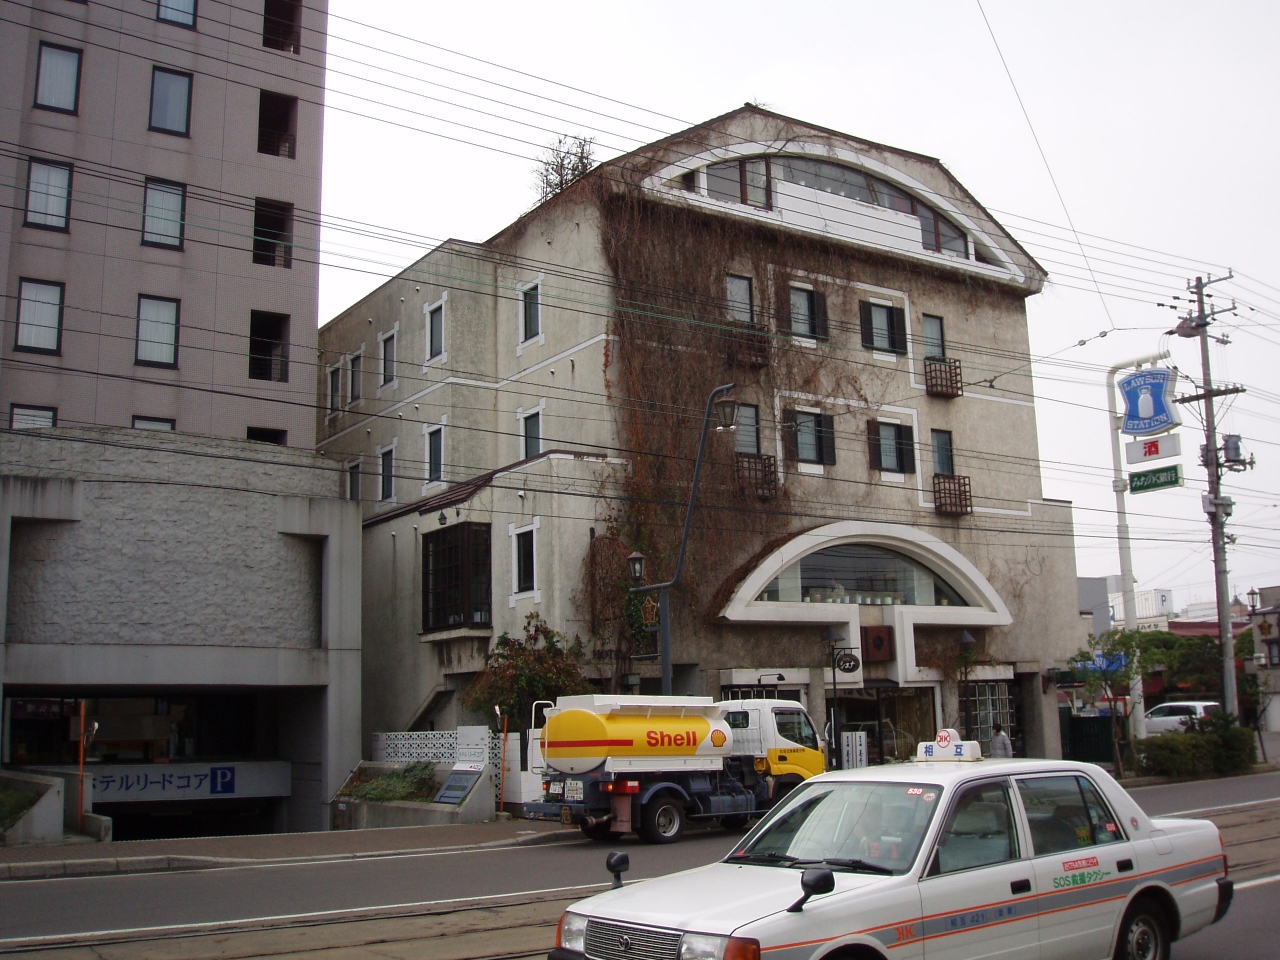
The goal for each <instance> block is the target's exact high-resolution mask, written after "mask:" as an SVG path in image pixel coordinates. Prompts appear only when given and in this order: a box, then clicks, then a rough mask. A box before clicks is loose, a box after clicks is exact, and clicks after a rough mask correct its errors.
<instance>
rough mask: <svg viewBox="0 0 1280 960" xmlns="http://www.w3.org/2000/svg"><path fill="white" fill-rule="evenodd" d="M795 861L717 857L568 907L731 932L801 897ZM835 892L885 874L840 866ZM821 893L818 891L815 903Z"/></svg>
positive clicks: (635, 920) (586, 912)
mask: <svg viewBox="0 0 1280 960" xmlns="http://www.w3.org/2000/svg"><path fill="white" fill-rule="evenodd" d="M802 872H803V871H802V870H800V869H798V868H796V867H772V866H757V865H755V864H739V863H712V864H709V865H707V866H705V867H698V868H696V869H694V870H686V871H684V872H683V873H673V874H669V875H668V876H665V877H659V878H657V879H656V880H645V881H642V882H639V883H634V884H627V885H626V886H625V887H623V888H622V889H621V890H610V891H608V892H607V893H601V894H599V895H597V896H594V897H591V898H589V899H587V900H580V901H579V902H578V903H575V904H574V905H573V906H571V907H570V908H569V909H570V910H571V911H572V912H574V913H580V914H583V915H585V916H588V917H598V918H600V919H601V920H614V921H617V922H619V923H636V924H643V925H646V926H651V927H665V928H666V929H669V930H671V929H676V930H690V931H695V932H697V933H712V934H718V935H720V936H728V935H729V934H731V933H733V931H735V930H737V929H738V928H739V927H741V926H743V925H744V924H747V923H751V922H752V921H755V920H761V919H763V918H764V917H767V916H769V915H771V914H774V913H780V912H782V911H784V910H786V909H787V907H789V906H791V904H793V903H795V901H796V900H798V899H799V898H800V893H801V891H800V874H801V873H802ZM835 877H836V892H837V893H843V892H846V891H849V890H856V889H858V888H859V887H863V886H866V885H868V884H874V883H877V882H880V883H882V882H884V881H886V880H893V879H895V878H892V877H884V876H879V875H876V874H866V873H843V872H837V873H836V875H835ZM821 899H823V898H822V897H815V898H814V900H813V902H814V903H816V902H818V901H819V900H821Z"/></svg>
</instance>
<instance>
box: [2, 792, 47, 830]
mask: <svg viewBox="0 0 1280 960" xmlns="http://www.w3.org/2000/svg"><path fill="white" fill-rule="evenodd" d="M39 799H40V794H38V793H36V792H35V791H34V790H24V789H23V788H21V787H13V786H9V785H7V784H3V783H0V830H8V829H9V828H10V827H12V826H13V825H14V824H15V823H17V822H18V821H19V820H21V819H22V817H23V815H24V814H25V813H26V812H27V811H28V810H30V809H31V808H32V807H33V806H34V805H35V802H36V801H37V800H39Z"/></svg>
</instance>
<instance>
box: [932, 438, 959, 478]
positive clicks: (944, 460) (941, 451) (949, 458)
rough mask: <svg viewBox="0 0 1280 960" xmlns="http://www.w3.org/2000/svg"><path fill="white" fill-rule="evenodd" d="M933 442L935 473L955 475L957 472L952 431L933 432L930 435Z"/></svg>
mask: <svg viewBox="0 0 1280 960" xmlns="http://www.w3.org/2000/svg"><path fill="white" fill-rule="evenodd" d="M929 436H930V439H931V440H932V441H933V472H934V473H943V474H948V475H949V474H953V473H955V472H956V461H955V457H954V456H953V455H952V450H951V431H950V430H932V431H930V433H929Z"/></svg>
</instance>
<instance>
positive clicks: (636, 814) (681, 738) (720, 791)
mask: <svg viewBox="0 0 1280 960" xmlns="http://www.w3.org/2000/svg"><path fill="white" fill-rule="evenodd" d="M534 709H535V713H536V711H537V707H536V706H535V708H534ZM545 715H546V722H545V724H544V725H543V728H542V732H541V736H540V737H539V739H538V740H537V741H535V742H536V744H537V746H538V747H540V749H541V754H542V764H543V765H542V768H541V770H539V771H538V772H540V773H541V774H542V801H541V802H537V803H526V804H525V813H526V814H527V815H532V816H533V817H534V818H536V819H544V820H559V821H560V822H561V823H566V824H572V823H576V824H578V826H579V827H581V829H582V832H583V833H584V834H585V835H586V836H587V837H589V838H590V839H592V840H607V839H609V838H610V837H612V836H618V835H620V834H624V833H631V832H634V833H638V834H639V835H640V837H641V838H642V839H644V840H647V841H648V842H650V843H674V842H676V841H677V840H679V839H680V837H681V835H682V834H683V833H684V828H685V824H686V823H687V822H688V821H691V820H694V821H696V820H718V821H719V822H720V823H721V824H722V825H723V826H725V827H726V828H728V829H740V828H742V827H744V826H746V824H747V822H748V821H749V820H750V819H751V817H753V816H758V815H760V814H762V813H764V812H765V811H766V810H768V809H769V808H770V807H771V806H772V805H773V804H774V803H776V802H777V801H778V800H780V799H781V798H782V797H784V796H786V794H787V793H788V792H789V791H790V790H791V789H793V788H794V787H795V786H796V785H797V784H799V783H801V782H803V781H804V780H807V779H808V778H809V777H812V776H816V775H817V774H819V773H822V771H823V770H824V769H825V767H826V760H825V757H824V755H823V752H822V747H821V745H820V744H819V742H818V737H817V734H816V733H815V732H814V727H813V723H812V722H811V721H810V719H809V715H808V714H807V713H806V712H805V710H804V708H803V707H802V706H801V705H800V704H799V703H797V702H795V701H794V700H724V701H720V702H719V703H717V702H714V701H713V700H712V699H711V698H710V697H643V696H610V695H602V694H590V695H587V696H575V697H561V698H560V699H559V700H557V701H556V703H555V705H554V706H548V708H547V710H546V714H545ZM531 767H532V769H535V770H537V769H538V767H537V763H536V761H535V762H534V764H532V765H531Z"/></svg>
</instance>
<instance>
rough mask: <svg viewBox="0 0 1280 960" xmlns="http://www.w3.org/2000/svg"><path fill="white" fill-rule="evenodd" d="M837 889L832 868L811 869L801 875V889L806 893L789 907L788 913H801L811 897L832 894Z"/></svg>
mask: <svg viewBox="0 0 1280 960" xmlns="http://www.w3.org/2000/svg"><path fill="white" fill-rule="evenodd" d="M835 888H836V875H835V874H834V873H832V872H831V868H830V867H809V868H808V869H807V870H805V872H804V873H802V874H800V889H801V890H803V891H804V895H803V896H801V897H800V899H799V900H797V901H796V902H795V903H793V904H792V905H791V906H789V907H787V913H799V912H800V911H801V910H803V909H804V905H805V903H806V902H807V901H808V899H809V898H810V897H814V896H817V895H818V894H820V893H830V892H831V891H832V890H834V889H835Z"/></svg>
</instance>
